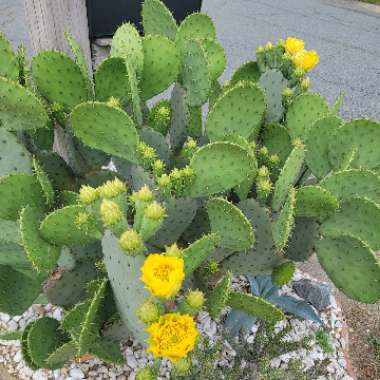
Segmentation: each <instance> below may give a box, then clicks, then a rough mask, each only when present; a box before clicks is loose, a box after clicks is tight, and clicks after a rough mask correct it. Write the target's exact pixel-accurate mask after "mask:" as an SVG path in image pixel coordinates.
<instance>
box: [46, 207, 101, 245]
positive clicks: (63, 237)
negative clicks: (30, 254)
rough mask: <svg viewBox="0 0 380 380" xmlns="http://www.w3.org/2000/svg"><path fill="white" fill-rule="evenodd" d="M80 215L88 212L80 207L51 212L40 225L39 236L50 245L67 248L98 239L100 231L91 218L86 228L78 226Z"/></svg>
mask: <svg viewBox="0 0 380 380" xmlns="http://www.w3.org/2000/svg"><path fill="white" fill-rule="evenodd" d="M82 213H88V211H87V210H86V207H84V206H81V205H73V206H66V207H64V208H60V209H57V210H55V211H53V212H52V213H50V214H49V215H47V216H46V218H45V219H44V220H43V221H42V223H41V226H40V233H41V236H42V237H43V238H44V239H45V240H47V241H49V242H51V243H52V244H56V245H68V246H75V245H83V244H86V243H89V242H91V241H94V240H96V239H99V237H100V236H101V235H100V231H99V230H98V229H97V228H96V226H95V225H94V222H93V220H92V218H91V217H90V218H89V223H88V224H86V226H82V227H79V226H78V223H77V218H78V216H79V215H80V214H82Z"/></svg>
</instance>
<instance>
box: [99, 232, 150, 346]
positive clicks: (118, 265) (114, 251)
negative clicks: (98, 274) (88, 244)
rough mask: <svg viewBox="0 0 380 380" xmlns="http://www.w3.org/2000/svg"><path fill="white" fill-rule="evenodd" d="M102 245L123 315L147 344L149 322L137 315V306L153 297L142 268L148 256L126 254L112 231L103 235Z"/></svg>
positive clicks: (129, 327) (115, 294) (129, 325)
mask: <svg viewBox="0 0 380 380" xmlns="http://www.w3.org/2000/svg"><path fill="white" fill-rule="evenodd" d="M102 246H103V252H104V262H105V264H106V267H107V272H108V276H109V279H110V282H111V286H112V290H113V294H114V296H115V300H116V304H117V308H118V310H119V313H120V316H121V318H122V320H123V321H124V324H125V325H126V326H127V328H128V329H129V330H130V331H131V333H132V334H133V337H134V338H136V339H138V340H139V341H140V343H141V344H143V345H146V342H145V339H146V338H147V334H146V332H145V326H144V325H143V324H142V322H141V321H140V320H139V318H138V317H137V315H136V310H138V309H139V308H140V306H141V305H142V304H143V302H144V301H145V300H146V299H147V298H148V297H149V293H148V291H147V290H146V289H145V288H144V284H143V282H142V281H141V280H140V277H141V270H140V268H141V267H142V265H143V263H144V260H145V257H144V256H143V255H138V256H135V257H133V256H127V255H125V254H124V253H123V252H122V251H121V250H120V248H119V241H118V239H117V238H116V237H114V236H113V235H112V234H111V233H110V232H108V231H107V232H106V233H105V235H104V237H103V240H102Z"/></svg>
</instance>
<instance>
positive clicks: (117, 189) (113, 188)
mask: <svg viewBox="0 0 380 380" xmlns="http://www.w3.org/2000/svg"><path fill="white" fill-rule="evenodd" d="M126 191H127V186H126V184H125V183H124V182H122V181H120V179H119V178H115V179H113V180H112V181H107V182H106V183H105V184H104V185H102V186H99V187H98V192H99V195H100V197H101V198H107V199H111V198H115V197H117V196H118V195H120V194H122V193H125V192H126Z"/></svg>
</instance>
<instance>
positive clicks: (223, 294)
mask: <svg viewBox="0 0 380 380" xmlns="http://www.w3.org/2000/svg"><path fill="white" fill-rule="evenodd" d="M231 284H232V274H231V272H227V273H226V274H225V275H224V277H223V279H222V280H221V281H219V283H218V284H216V286H215V288H214V289H213V290H212V291H211V292H210V293H208V294H207V300H206V307H207V311H208V312H209V313H210V316H211V318H213V319H218V318H219V316H220V313H221V312H222V311H223V309H224V308H225V307H226V306H227V302H228V299H229V297H230V292H231Z"/></svg>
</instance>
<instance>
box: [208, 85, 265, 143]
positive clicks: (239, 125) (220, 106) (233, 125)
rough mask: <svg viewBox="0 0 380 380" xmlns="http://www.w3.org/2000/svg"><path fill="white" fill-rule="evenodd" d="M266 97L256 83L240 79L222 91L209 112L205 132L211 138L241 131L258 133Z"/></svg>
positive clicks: (243, 132) (249, 134)
mask: <svg viewBox="0 0 380 380" xmlns="http://www.w3.org/2000/svg"><path fill="white" fill-rule="evenodd" d="M265 108H266V106H265V97H264V94H263V93H262V91H261V90H260V89H259V88H258V87H257V86H256V85H255V84H253V83H250V82H241V83H238V84H237V85H236V86H235V87H233V88H231V89H230V90H228V91H226V92H225V93H224V94H223V95H221V96H220V97H219V98H218V100H217V101H216V103H215V104H214V106H213V107H212V109H211V111H210V112H209V114H208V116H207V121H206V133H207V136H208V137H209V138H210V140H218V139H221V138H222V137H223V136H226V135H232V134H238V135H240V136H243V137H245V138H248V137H250V136H252V135H254V136H257V134H258V131H259V128H260V126H261V122H262V119H263V117H264V114H265Z"/></svg>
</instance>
